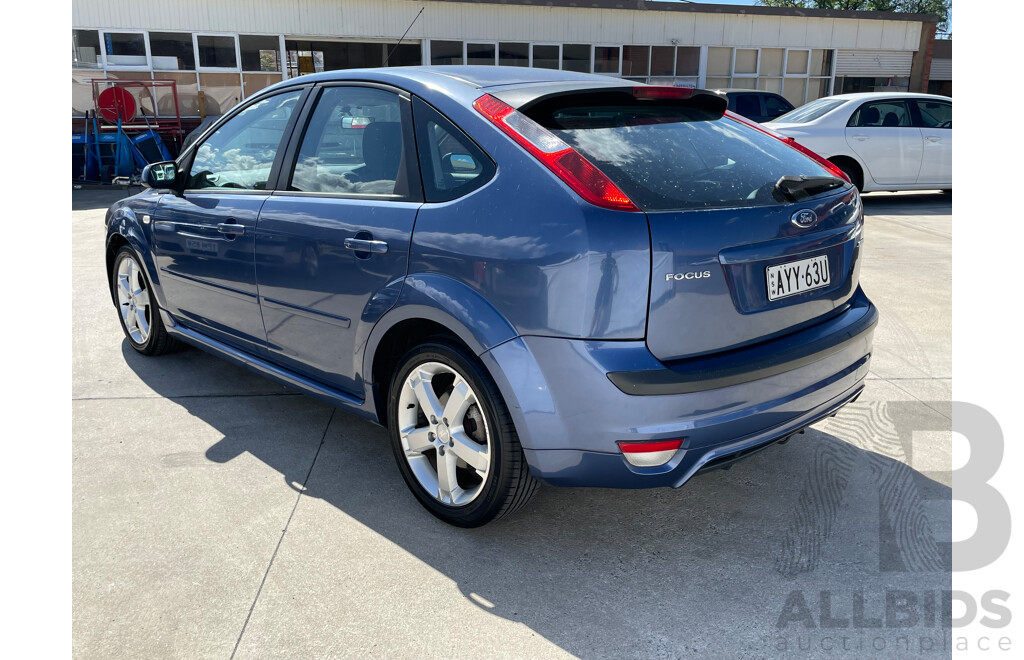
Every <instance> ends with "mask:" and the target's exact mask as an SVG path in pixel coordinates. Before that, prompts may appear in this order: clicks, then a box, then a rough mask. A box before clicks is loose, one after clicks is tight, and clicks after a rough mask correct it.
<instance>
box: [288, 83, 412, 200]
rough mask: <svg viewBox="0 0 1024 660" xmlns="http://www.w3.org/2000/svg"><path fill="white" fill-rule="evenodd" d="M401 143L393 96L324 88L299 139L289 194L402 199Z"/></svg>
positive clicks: (399, 115) (373, 91)
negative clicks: (399, 197)
mask: <svg viewBox="0 0 1024 660" xmlns="http://www.w3.org/2000/svg"><path fill="white" fill-rule="evenodd" d="M404 144H405V136H404V132H403V127H402V109H401V106H400V101H399V98H398V96H397V95H396V94H393V93H391V92H386V91H384V90H380V89H374V88H370V87H328V88H327V89H325V90H324V91H323V93H322V94H321V95H320V100H319V101H318V102H317V104H316V109H315V110H314V111H313V115H312V117H311V118H310V120H309V127H308V128H307V129H306V132H305V135H304V136H303V138H302V146H301V147H300V148H299V154H298V158H297V159H296V162H295V172H294V174H293V175H292V180H291V186H290V189H291V190H295V191H299V192H320V193H338V194H348V195H387V196H402V197H404V196H407V194H408V188H409V184H408V176H407V174H406V170H407V168H402V164H403V161H404V159H403V158H402V153H403V150H404Z"/></svg>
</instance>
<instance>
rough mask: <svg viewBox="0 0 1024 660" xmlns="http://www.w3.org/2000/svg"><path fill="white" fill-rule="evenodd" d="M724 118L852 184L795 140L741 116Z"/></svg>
mask: <svg viewBox="0 0 1024 660" xmlns="http://www.w3.org/2000/svg"><path fill="white" fill-rule="evenodd" d="M725 116H726V117H728V118H729V119H732V120H733V121H736V122H739V123H741V124H745V125H747V126H749V127H751V128H753V129H754V130H757V131H760V132H762V133H764V134H765V135H770V136H771V137H773V138H775V139H776V140H779V141H780V142H785V143H786V144H787V145H789V146H790V147H792V148H793V149H796V150H797V151H799V152H800V153H802V154H803V155H805V156H807V157H808V158H810V159H811V160H813V161H814V162H816V163H818V164H819V165H821V166H822V167H824V168H825V169H826V170H828V173H829V174H831V175H833V176H837V177H839V178H840V179H842V180H843V181H846V182H847V183H853V182H852V181H850V177H848V176H846V172H844V171H842V170H841V169H839V168H838V167H836V165H835V163H833V162H832V161H830V160H827V159H825V158H822V157H821V156H819V155H818V154H816V153H815V152H813V151H811V150H810V149H808V148H807V147H805V146H804V145H802V144H800V143H799V142H797V141H796V140H795V139H793V138H791V137H789V136H787V135H782V134H781V133H776V132H775V131H773V130H771V129H769V128H765V127H764V126H762V125H761V124H758V123H757V122H754V121H750V120H749V119H747V118H746V117H744V116H742V115H738V114H736V113H735V112H731V111H726V113H725Z"/></svg>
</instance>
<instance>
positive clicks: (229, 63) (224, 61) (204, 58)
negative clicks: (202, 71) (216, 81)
mask: <svg viewBox="0 0 1024 660" xmlns="http://www.w3.org/2000/svg"><path fill="white" fill-rule="evenodd" d="M196 44H197V45H198V46H199V66H200V67H203V68H209V69H237V68H238V59H237V58H236V56H235V38H234V37H231V36H214V35H209V34H201V35H199V36H197V37H196Z"/></svg>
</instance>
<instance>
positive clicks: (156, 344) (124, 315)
mask: <svg viewBox="0 0 1024 660" xmlns="http://www.w3.org/2000/svg"><path fill="white" fill-rule="evenodd" d="M110 288H111V289H112V291H113V293H114V302H115V304H117V309H118V312H119V314H118V318H120V319H121V329H122V330H123V331H124V336H125V337H126V338H127V339H128V343H129V344H131V347H132V348H134V349H135V350H136V351H138V352H139V353H142V354H143V355H161V354H163V353H167V352H169V351H171V350H173V349H174V348H175V347H176V346H177V342H175V341H174V339H173V338H172V337H170V336H169V335H168V334H167V331H166V330H165V329H164V324H163V322H162V321H161V320H160V307H159V305H157V302H156V297H155V296H154V295H153V292H152V287H151V286H150V284H149V279H148V278H147V277H146V272H145V271H144V270H143V269H142V266H141V265H140V264H139V259H138V256H136V254H135V251H134V250H132V249H131V248H130V247H128V246H127V245H125V246H123V247H122V248H121V249H120V250H119V251H118V253H117V256H116V257H115V258H114V268H113V272H112V274H111V282H110Z"/></svg>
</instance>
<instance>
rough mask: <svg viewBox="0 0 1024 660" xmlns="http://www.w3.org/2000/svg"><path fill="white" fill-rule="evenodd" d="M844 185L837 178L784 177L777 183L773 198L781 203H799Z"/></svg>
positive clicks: (844, 183)
mask: <svg viewBox="0 0 1024 660" xmlns="http://www.w3.org/2000/svg"><path fill="white" fill-rule="evenodd" d="M844 185H846V182H845V181H843V180H842V179H840V178H839V177H835V176H783V177H779V180H778V181H776V182H775V188H774V189H773V190H772V196H774V197H775V199H776V200H777V201H779V202H799V201H802V200H805V199H807V198H809V197H814V196H815V195H820V194H821V193H824V192H828V191H829V190H835V189H836V188H842V187H843V186H844Z"/></svg>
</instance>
